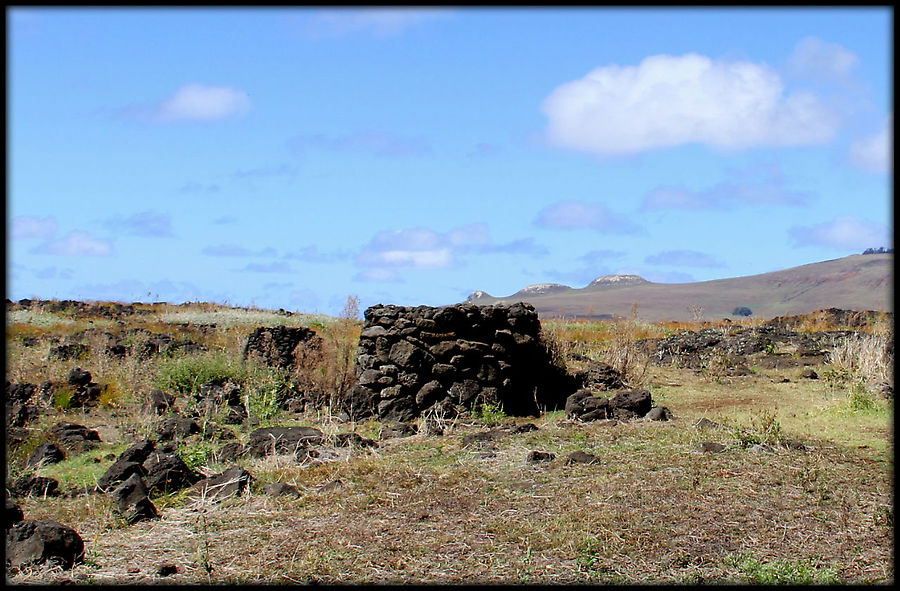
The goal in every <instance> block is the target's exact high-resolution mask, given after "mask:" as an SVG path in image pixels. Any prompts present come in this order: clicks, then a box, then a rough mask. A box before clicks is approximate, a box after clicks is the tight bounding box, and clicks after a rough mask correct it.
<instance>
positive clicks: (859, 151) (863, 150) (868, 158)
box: [849, 115, 894, 174]
mask: <svg viewBox="0 0 900 591" xmlns="http://www.w3.org/2000/svg"><path fill="white" fill-rule="evenodd" d="M893 119H894V118H893V115H891V116H889V117H888V118H887V119H886V120H885V122H884V126H883V127H882V128H881V130H880V131H879V132H877V133H875V134H873V135H870V136H867V137H864V138H860V139H858V140H856V141H855V142H853V144H852V145H851V146H850V154H849V157H850V163H851V164H853V166H856V167H857V168H860V169H862V170H865V171H867V172H874V173H876V174H892V173H893V172H894V166H893V161H892V158H891V155H892V152H893V149H894V137H893Z"/></svg>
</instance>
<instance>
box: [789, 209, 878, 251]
mask: <svg viewBox="0 0 900 591" xmlns="http://www.w3.org/2000/svg"><path fill="white" fill-rule="evenodd" d="M790 236H791V239H792V240H793V242H794V244H795V245H797V246H830V247H834V248H842V249H849V250H859V251H862V250H863V249H866V248H878V247H880V246H892V244H893V239H892V237H891V235H890V232H889V231H888V229H887V227H885V226H884V225H883V224H878V223H875V222H864V221H860V220H857V219H856V218H855V217H853V216H849V215H845V216H838V217H836V218H834V219H833V220H831V221H829V222H823V223H821V224H815V225H812V226H795V227H793V228H791V229H790Z"/></svg>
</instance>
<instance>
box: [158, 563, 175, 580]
mask: <svg viewBox="0 0 900 591" xmlns="http://www.w3.org/2000/svg"><path fill="white" fill-rule="evenodd" d="M176 573H178V567H177V566H175V565H174V564H161V565H159V569H158V570H157V571H156V574H157V575H159V576H160V577H168V576H171V575H174V574H176Z"/></svg>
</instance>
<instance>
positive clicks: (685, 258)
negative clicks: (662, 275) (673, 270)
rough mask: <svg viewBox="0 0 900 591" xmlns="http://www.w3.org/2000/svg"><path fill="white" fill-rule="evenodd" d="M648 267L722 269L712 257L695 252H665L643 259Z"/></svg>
mask: <svg viewBox="0 0 900 591" xmlns="http://www.w3.org/2000/svg"><path fill="white" fill-rule="evenodd" d="M644 262H645V263H647V264H649V265H669V266H672V267H724V266H725V265H724V264H723V263H722V262H720V261H717V260H716V259H714V258H713V257H712V256H710V255H708V254H706V253H703V252H697V251H696V250H667V251H664V252H660V253H657V254H654V255H650V256H648V257H646V258H645V259H644Z"/></svg>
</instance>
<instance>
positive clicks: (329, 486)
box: [316, 478, 344, 494]
mask: <svg viewBox="0 0 900 591" xmlns="http://www.w3.org/2000/svg"><path fill="white" fill-rule="evenodd" d="M343 489H344V482H343V481H342V480H341V479H340V478H336V479H334V480H332V481H331V482H326V483H325V484H322V485H321V486H319V487H318V488H316V492H318V493H319V494H327V493H332V492H337V491H339V490H343Z"/></svg>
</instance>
